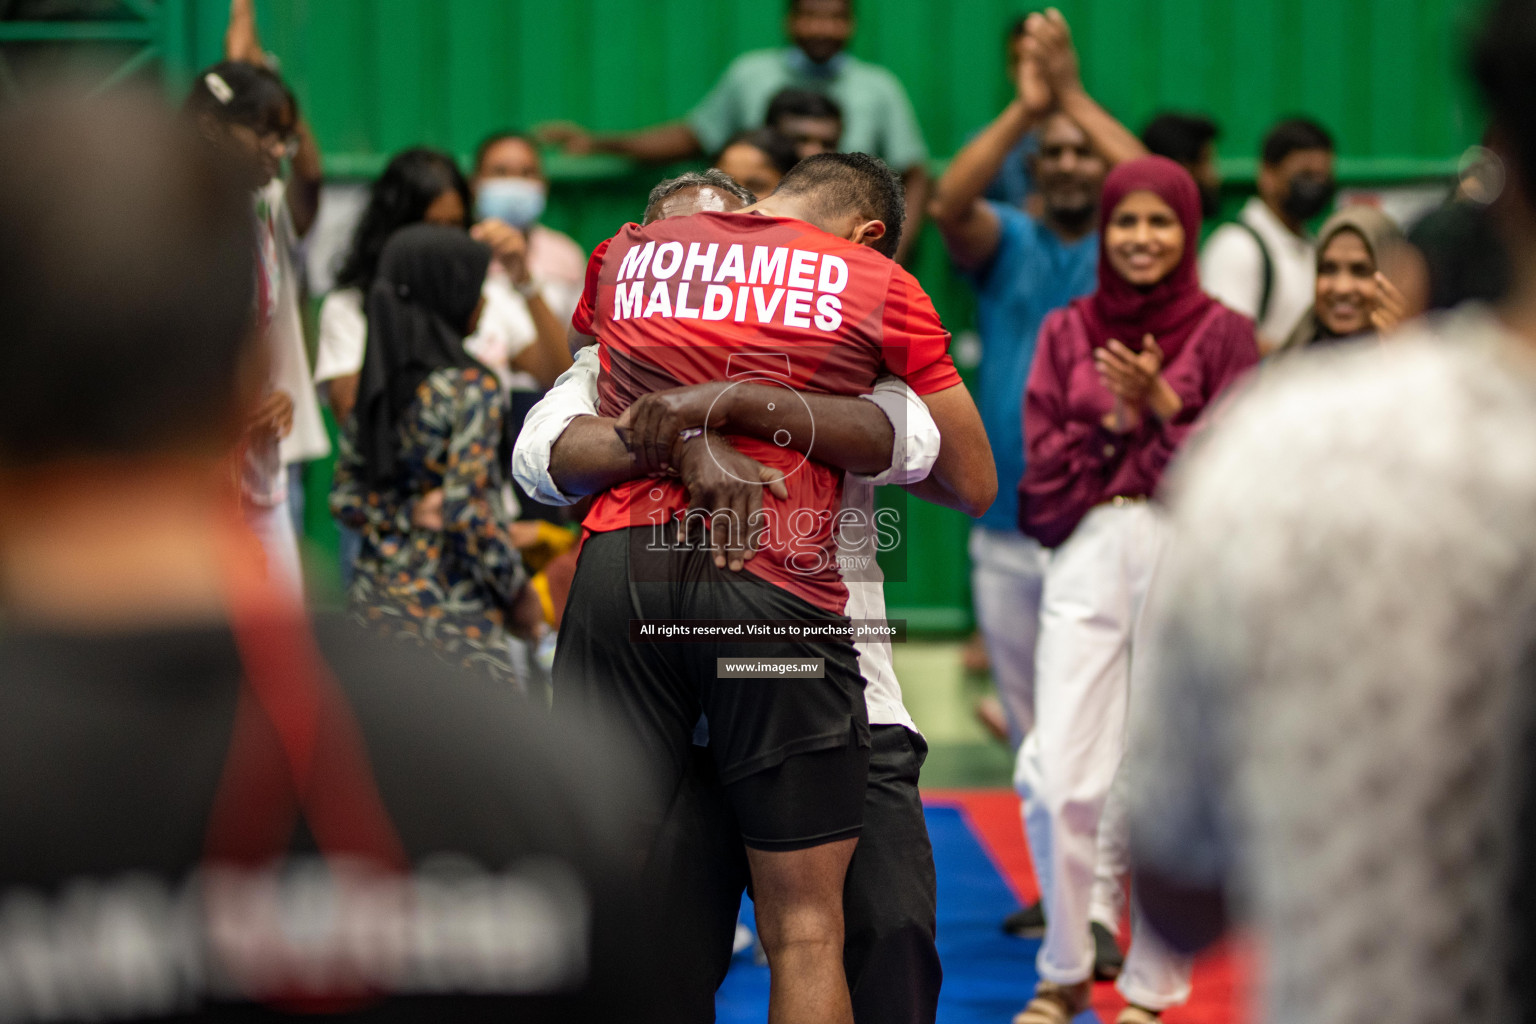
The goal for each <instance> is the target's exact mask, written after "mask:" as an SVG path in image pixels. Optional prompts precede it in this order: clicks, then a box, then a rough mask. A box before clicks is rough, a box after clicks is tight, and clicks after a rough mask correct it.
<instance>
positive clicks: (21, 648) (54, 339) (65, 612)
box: [0, 93, 648, 1022]
mask: <svg viewBox="0 0 1536 1024" xmlns="http://www.w3.org/2000/svg"><path fill="white" fill-rule="evenodd" d="M66 199H67V201H65V200H66ZM255 238H256V232H255V226H254V225H253V223H252V216H251V207H250V197H249V192H248V190H247V189H246V188H245V187H243V184H242V183H241V182H239V181H238V180H237V178H236V175H233V174H231V173H230V172H229V170H228V169H227V168H226V167H225V166H223V163H222V154H220V153H218V152H216V151H214V150H212V149H210V148H209V147H207V146H205V145H204V144H203V142H202V141H200V140H199V139H197V137H196V136H195V135H194V134H193V133H192V132H190V131H189V130H188V128H187V126H186V125H185V124H183V123H179V122H176V121H175V120H174V119H173V118H172V117H171V116H170V115H169V114H168V113H167V112H165V111H163V110H162V109H161V108H160V107H159V106H157V105H156V102H155V101H154V100H152V99H149V98H143V99H140V98H136V97H133V96H128V95H125V94H122V93H115V94H108V95H97V96H95V97H93V98H91V99H89V100H85V99H71V98H58V97H55V98H51V99H38V100H33V101H31V102H30V103H29V104H28V105H26V106H18V107H12V108H10V109H8V110H7V111H5V112H4V113H3V114H0V261H3V263H4V265H5V266H6V267H7V271H6V273H5V274H4V275H0V307H3V308H4V309H5V311H6V313H5V318H4V325H3V328H0V332H3V333H0V337H3V342H0V609H3V613H4V614H3V620H4V629H3V631H0V833H3V834H4V835H5V836H6V842H5V843H4V844H0V979H3V981H0V1019H4V1020H6V1021H16V1022H30V1021H43V1020H47V1021H84V1020H91V1021H148V1020H162V1021H168V1020H176V1021H225V1020H242V1021H244V1020H267V1019H273V1020H276V1019H279V1016H280V1015H281V1016H282V1017H283V1019H287V1017H288V1016H289V1015H290V1014H291V1013H292V1012H293V1011H295V1010H307V1011H310V1012H314V1011H327V1012H330V1013H334V1014H340V1015H342V1016H344V1017H345V1018H346V1019H357V1020H390V1021H416V1020H420V1021H442V1020H498V1021H507V1020H516V1021H520V1022H521V1021H549V1022H554V1021H560V1022H566V1021H573V1020H576V1021H596V1020H601V1021H608V1020H614V1019H618V1018H617V1017H616V1016H615V1008H614V1004H613V1003H612V1002H609V1001H605V999H604V998H603V997H606V996H618V995H621V996H622V997H623V999H624V1001H625V1002H624V1005H625V1006H627V1007H640V1006H644V1005H645V1003H644V1001H643V993H642V992H641V991H640V985H641V984H642V981H643V979H641V978H638V977H637V978H629V977H625V978H622V979H621V978H618V977H616V976H615V975H614V974H613V973H612V972H613V966H612V965H613V964H615V963H618V962H620V961H618V960H617V959H615V958H614V957H613V956H612V951H613V949H614V947H615V946H616V945H617V944H618V938H617V937H616V935H615V929H616V928H619V927H621V926H624V925H625V924H626V918H627V915H626V914H625V913H624V912H623V911H622V910H621V909H620V907H619V904H617V903H616V902H615V901H614V898H613V894H614V893H615V892H622V891H623V890H624V889H625V888H627V887H628V885H629V883H628V881H627V880H626V877H625V875H624V873H623V871H622V864H621V862H620V861H619V859H618V858H617V857H616V856H615V851H616V849H618V848H619V847H620V846H621V845H624V844H626V843H627V839H626V836H625V833H624V826H623V823H624V822H625V821H626V817H625V815H626V814H628V813H630V812H632V811H635V810H637V809H638V808H640V807H642V806H643V805H644V804H645V803H646V801H647V800H648V796H647V794H646V793H645V792H643V791H641V790H639V789H637V788H636V786H637V785H638V780H637V779H636V777H635V774H634V771H633V769H632V768H626V769H624V770H619V769H618V768H617V766H616V759H617V758H618V756H619V755H618V754H617V752H615V751H614V748H613V746H612V743H611V741H608V742H604V741H603V740H602V738H601V737H599V736H594V735H593V734H592V732H591V730H590V729H587V730H584V735H583V736H571V735H566V734H564V733H563V732H561V731H560V730H559V729H558V728H557V727H556V726H554V725H552V724H551V723H549V722H548V721H545V720H539V721H537V722H534V721H530V720H529V719H528V718H527V717H526V716H527V710H526V707H525V705H524V704H523V703H522V702H520V701H517V700H515V699H514V698H513V697H512V696H511V694H510V693H508V692H507V691H506V690H505V689H504V688H503V689H495V688H492V687H489V686H487V685H485V684H484V683H482V682H480V681H479V680H477V679H475V678H474V677H472V676H466V675H452V674H447V673H445V672H444V670H443V669H442V668H441V667H440V666H436V665H434V664H433V663H431V662H430V661H417V660H413V658H412V655H411V652H409V651H407V652H405V653H403V654H402V653H401V652H400V651H398V650H396V649H392V648H391V649H380V648H377V647H375V646H371V645H368V644H367V643H365V642H364V641H363V640H362V638H361V637H359V636H358V635H356V634H354V633H353V632H352V631H351V629H350V627H347V626H345V625H343V624H341V623H338V622H333V621H320V622H318V623H316V624H314V625H313V627H312V626H311V624H310V623H309V622H307V621H306V619H305V617H304V615H303V612H302V610H301V609H300V608H299V607H298V604H297V602H296V600H295V599H294V597H293V596H292V595H291V594H290V593H289V592H288V591H286V590H284V589H282V588H281V587H279V586H277V585H276V584H274V582H273V581H271V580H269V579H268V578H267V577H266V574H265V573H264V572H263V569H262V564H261V563H262V558H261V554H260V551H259V549H257V548H256V547H255V541H254V540H253V539H252V538H251V536H250V534H249V532H248V531H247V530H246V529H245V528H244V526H243V525H242V524H241V522H240V518H239V515H238V512H237V506H236V493H235V491H236V487H235V483H234V471H233V459H232V453H233V452H234V451H235V450H236V448H237V446H238V445H239V444H240V443H241V439H242V436H243V434H244V431H245V425H246V423H247V422H248V421H249V419H250V417H251V413H252V410H253V409H254V408H255V407H256V406H257V404H258V403H259V402H260V400H261V394H262V390H263V382H264V381H265V380H266V373H267V371H266V367H265V365H264V349H263V347H262V345H261V344H260V342H259V341H257V340H256V332H255V331H254V330H253V307H254V303H255V299H256V285H257V282H258V277H257V273H256V268H255V259H254V254H255V252H256V244H255ZM556 765H562V766H563V767H560V768H558V769H557V768H556V767H555V766H556ZM624 945H625V946H628V945H630V943H627V942H626V943H624ZM624 955H625V956H626V957H631V958H632V957H633V953H632V952H630V953H625V954H624ZM640 1015H642V1014H641V1013H638V1012H636V1013H628V1014H626V1015H625V1017H624V1018H623V1019H630V1018H632V1017H635V1016H640Z"/></svg>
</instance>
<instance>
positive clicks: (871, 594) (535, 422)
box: [512, 345, 940, 732]
mask: <svg viewBox="0 0 1536 1024" xmlns="http://www.w3.org/2000/svg"><path fill="white" fill-rule="evenodd" d="M600 371H601V367H600V365H599V362H598V354H597V346H596V345H588V346H587V347H586V348H583V349H582V350H581V351H580V352H579V353H577V355H576V361H575V362H574V363H572V364H571V368H570V369H568V370H566V371H565V372H564V373H562V374H561V375H560V377H559V379H558V380H556V381H555V385H554V387H552V388H550V390H549V393H548V394H546V395H545V396H544V397H543V399H541V400H540V401H539V403H538V404H537V405H535V406H534V407H533V408H532V409H531V410H530V411H529V413H528V417H527V419H526V420H524V421H523V430H522V433H520V434H519V435H518V438H517V444H516V446H515V447H514V449H513V452H512V475H513V476H514V477H515V478H516V479H517V482H518V483H519V484H520V485H521V486H522V488H523V489H524V490H525V491H527V492H528V493H529V494H531V495H532V496H533V497H535V498H537V499H538V500H539V501H542V502H544V503H546V504H550V505H570V504H573V503H574V502H575V501H576V500H577V497H572V496H570V495H567V494H565V493H564V492H563V491H561V490H560V488H559V486H558V485H557V484H556V483H555V481H554V478H553V477H551V476H550V472H549V461H550V452H551V450H552V449H553V448H554V446H555V442H556V441H558V440H559V439H560V435H561V434H563V433H565V428H566V427H568V426H569V425H570V423H571V421H572V420H574V419H576V418H577V417H578V416H596V415H597V377H598V374H599V372H600ZM859 397H861V398H864V399H867V400H868V401H871V402H873V403H874V404H875V405H876V406H877V407H879V409H880V411H882V412H884V413H885V415H886V417H887V418H888V419H889V420H890V421H891V426H892V428H893V431H892V432H893V434H894V439H893V440H892V443H891V465H890V468H888V469H886V470H885V471H884V472H881V473H879V474H877V475H875V476H859V475H857V474H854V473H848V474H845V476H844V478H843V506H842V507H843V508H844V509H851V510H855V511H857V512H858V513H859V515H858V517H857V518H858V521H859V522H860V523H864V524H869V528H870V529H873V526H872V524H873V523H874V507H875V487H876V486H878V485H880V484H910V483H917V482H918V481H920V480H923V479H925V478H926V477H927V476H928V473H929V471H931V470H932V469H933V464H934V462H935V460H937V459H938V457H939V440H940V437H939V426H938V424H937V423H935V422H934V421H933V416H932V415H930V414H929V412H928V407H927V406H926V405H924V404H923V400H922V399H921V398H919V397H918V395H917V393H916V392H914V391H913V390H912V389H911V388H909V387H907V385H906V384H905V383H903V382H902V381H901V380H898V379H897V378H895V377H883V378H881V379H880V380H879V381H878V382H876V384H875V388H874V391H873V392H872V393H871V394H868V395H861V396H859ZM838 549H839V550H838V556H839V561H838V564H839V565H844V566H855V565H856V566H858V568H857V569H856V570H853V572H852V574H851V575H852V577H853V578H849V577H850V571H849V569H846V568H845V569H844V580H843V582H844V585H845V586H847V588H848V605H847V608H846V614H847V615H848V617H849V618H851V619H884V618H885V580H884V577H883V576H882V575H881V573H880V567H879V565H878V564H877V563H876V561H875V559H874V556H873V555H872V554H869V552H873V551H874V550H875V545H874V544H871V543H869V542H868V539H867V538H866V537H865V536H862V535H855V532H854V531H853V530H849V529H842V530H839V531H838ZM845 559H847V560H848V561H845ZM854 649H855V650H856V651H858V654H859V671H860V672H861V673H862V674H863V676H864V682H865V686H864V702H865V704H866V706H867V707H868V709H869V723H870V725H900V726H904V727H905V728H907V729H910V730H912V731H913V732H917V731H918V728H917V726H916V725H915V724H914V723H913V721H912V716H911V715H910V714H908V713H907V709H906V706H905V705H904V704H903V703H902V700H901V684H900V683H899V682H898V681H897V679H896V668H895V665H894V663H893V661H892V654H891V645H890V642H889V641H883V640H861V641H859V642H857V643H855V644H854Z"/></svg>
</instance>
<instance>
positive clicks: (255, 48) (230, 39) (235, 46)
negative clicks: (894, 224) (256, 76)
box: [224, 0, 267, 66]
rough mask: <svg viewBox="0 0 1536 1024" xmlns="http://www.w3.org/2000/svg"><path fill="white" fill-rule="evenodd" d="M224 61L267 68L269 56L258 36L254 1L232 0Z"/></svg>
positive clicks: (226, 30)
mask: <svg viewBox="0 0 1536 1024" xmlns="http://www.w3.org/2000/svg"><path fill="white" fill-rule="evenodd" d="M224 59H225V60H238V61H241V62H243V63H246V64H257V65H261V66H265V65H266V63H267V55H266V52H265V51H264V50H262V48H261V40H260V39H259V38H258V37H257V35H256V11H255V8H254V6H253V4H252V0H230V4H229V27H228V28H226V29H225V30H224Z"/></svg>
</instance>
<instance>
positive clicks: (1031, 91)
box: [1014, 42, 1056, 118]
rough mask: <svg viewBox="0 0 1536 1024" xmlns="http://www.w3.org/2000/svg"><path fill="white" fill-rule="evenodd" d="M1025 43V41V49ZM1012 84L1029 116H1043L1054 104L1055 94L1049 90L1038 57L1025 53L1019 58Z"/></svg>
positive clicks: (1048, 83) (1048, 84)
mask: <svg viewBox="0 0 1536 1024" xmlns="http://www.w3.org/2000/svg"><path fill="white" fill-rule="evenodd" d="M1027 45H1028V44H1027V42H1026V49H1027ZM1014 85H1015V86H1016V87H1017V88H1018V90H1019V101H1020V102H1021V103H1023V104H1024V109H1025V110H1026V111H1028V112H1029V115H1030V116H1031V117H1034V118H1040V117H1044V116H1045V115H1046V114H1048V113H1050V111H1051V108H1052V107H1054V106H1055V105H1056V96H1055V94H1054V93H1052V92H1051V83H1050V82H1049V81H1047V80H1046V77H1045V71H1044V69H1043V68H1042V67H1041V66H1040V59H1039V58H1038V57H1034V56H1031V55H1029V54H1028V53H1026V54H1025V55H1024V56H1023V57H1022V58H1021V59H1020V60H1019V66H1018V70H1017V72H1016V74H1015V80H1014Z"/></svg>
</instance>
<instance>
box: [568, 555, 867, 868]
mask: <svg viewBox="0 0 1536 1024" xmlns="http://www.w3.org/2000/svg"><path fill="white" fill-rule="evenodd" d="M652 536H653V535H652V531H651V530H650V529H648V528H633V529H626V530H614V531H610V532H607V533H598V534H592V535H591V536H589V537H588V538H587V540H586V543H585V544H583V545H582V549H581V557H580V560H579V561H578V563H577V566H576V575H575V579H574V580H573V581H572V583H571V592H570V600H569V602H568V604H567V605H566V611H565V618H564V620H563V622H562V623H561V628H560V642H559V646H558V648H557V650H556V652H555V664H554V705H555V710H556V712H557V713H559V714H561V715H576V716H582V715H602V716H612V717H616V718H617V719H618V723H619V725H620V726H621V727H622V728H624V729H626V730H627V731H630V732H631V733H632V734H633V738H634V739H635V741H636V742H637V743H638V744H639V746H640V749H641V751H642V755H641V756H643V757H645V758H646V760H647V762H648V764H649V766H650V767H652V768H653V769H654V770H656V771H659V772H662V773H664V778H663V780H662V781H663V783H664V784H667V785H668V786H670V785H672V784H674V783H675V782H676V781H677V780H681V779H682V778H683V777H684V775H685V773H686V771H687V768H688V758H689V747H690V745H691V743H692V737H693V733H694V727H695V724H696V723H697V722H698V719H699V716H700V714H703V715H704V716H705V717H706V718H707V720H708V723H709V746H710V750H711V752H712V753H713V755H714V761H715V765H716V767H717V769H718V771H719V776H720V781H721V782H722V783H723V784H724V785H725V787H726V791H727V794H728V795H729V796H730V802H731V806H732V809H733V810H734V811H735V813H736V817H737V821H738V823H739V825H740V828H741V834H742V839H743V841H744V842H746V843H747V844H748V845H749V846H753V847H756V848H759V849H769V850H788V849H799V848H804V847H809V846H816V845H819V844H821V843H826V842H832V841H834V840H837V839H845V838H852V837H854V836H857V835H858V834H859V828H860V826H861V824H862V822H863V801H864V787H865V781H866V778H867V773H868V763H869V745H870V739H869V718H868V714H867V712H866V710H865V706H864V679H863V677H862V676H860V674H859V668H858V655H857V653H856V652H855V651H854V649H853V644H852V643H851V642H850V641H847V640H841V639H824V638H818V639H811V640H788V639H785V640H774V641H772V642H756V641H749V640H743V639H737V638H731V637H716V638H710V639H706V640H688V641H659V642H637V641H634V640H632V639H631V635H630V621H631V620H641V621H646V620H661V619H682V620H690V621H695V622H697V621H715V622H743V623H746V622H753V621H766V620H794V621H797V622H806V623H812V624H826V623H845V622H846V621H847V620H846V619H845V618H844V617H842V616H840V615H835V614H833V613H831V612H827V611H824V610H822V609H820V608H817V607H815V606H814V605H812V604H810V603H809V602H807V601H805V600H804V599H802V598H800V597H797V596H795V595H794V594H791V593H790V592H789V591H787V590H785V589H783V588H782V587H777V586H774V585H773V584H771V583H767V582H765V581H763V580H761V579H759V578H758V577H756V576H753V575H751V574H750V573H748V572H739V573H732V572H728V571H727V570H724V569H719V568H716V566H715V564H714V561H713V559H712V556H711V555H710V553H709V552H708V551H705V550H703V549H702V548H671V549H668V550H666V551H664V552H659V553H658V552H654V551H647V550H645V545H647V544H648V543H649V542H650V541H651V539H652ZM632 544H633V545H636V546H637V547H636V549H635V550H633V551H632V550H631V545H632ZM637 560H638V561H640V562H641V563H643V566H642V568H641V571H639V572H636V571H635V569H636V566H635V564H634V563H635V562H636V561H637ZM658 566H660V568H661V571H658ZM720 658H753V659H783V658H797V659H820V660H821V663H822V669H823V673H824V674H823V676H822V677H821V678H731V677H729V676H726V677H721V675H722V674H721V672H720V671H719V668H718V664H717V659H720Z"/></svg>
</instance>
